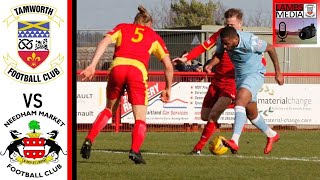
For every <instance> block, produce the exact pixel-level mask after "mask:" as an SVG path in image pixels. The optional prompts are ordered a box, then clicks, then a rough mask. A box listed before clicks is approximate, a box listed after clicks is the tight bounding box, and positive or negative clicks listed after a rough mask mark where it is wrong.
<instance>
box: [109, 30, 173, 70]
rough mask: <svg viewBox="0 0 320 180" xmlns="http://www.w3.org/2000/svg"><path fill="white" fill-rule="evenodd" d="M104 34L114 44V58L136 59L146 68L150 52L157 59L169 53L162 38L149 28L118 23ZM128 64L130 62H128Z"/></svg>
mask: <svg viewBox="0 0 320 180" xmlns="http://www.w3.org/2000/svg"><path fill="white" fill-rule="evenodd" d="M106 36H110V37H111V39H112V42H113V43H115V44H116V48H115V53H114V58H117V57H120V58H121V57H122V58H126V59H128V61H130V59H133V60H138V61H140V62H142V63H143V64H144V65H145V68H146V69H148V63H149V59H150V55H151V53H153V54H154V55H155V56H156V57H157V58H158V59H160V60H161V59H162V58H163V57H164V56H166V55H169V52H168V50H167V48H166V45H165V43H164V42H163V40H162V38H161V37H160V36H159V35H158V34H157V33H156V32H155V31H153V30H152V29H151V28H149V27H147V26H142V25H136V24H119V25H117V26H116V27H115V28H114V29H113V30H111V31H109V32H108V33H107V34H106ZM128 64H129V65H130V62H128Z"/></svg>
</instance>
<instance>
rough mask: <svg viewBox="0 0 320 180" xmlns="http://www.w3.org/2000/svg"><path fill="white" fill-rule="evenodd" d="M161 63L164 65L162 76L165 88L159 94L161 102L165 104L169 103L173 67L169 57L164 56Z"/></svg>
mask: <svg viewBox="0 0 320 180" xmlns="http://www.w3.org/2000/svg"><path fill="white" fill-rule="evenodd" d="M162 63H163V65H164V74H165V79H166V88H165V90H163V91H162V93H161V101H163V102H164V103H167V102H169V101H170V97H171V86H172V79H173V66H172V63H171V60H170V58H169V56H165V57H163V58H162Z"/></svg>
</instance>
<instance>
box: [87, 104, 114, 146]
mask: <svg viewBox="0 0 320 180" xmlns="http://www.w3.org/2000/svg"><path fill="white" fill-rule="evenodd" d="M111 117H112V113H111V110H110V109H104V110H103V111H101V112H100V114H99V115H98V116H97V118H96V120H95V121H94V123H93V124H92V127H91V129H90V131H89V134H88V136H87V137H86V139H89V140H90V141H91V143H93V142H94V140H95V139H96V137H97V135H98V133H99V132H100V131H101V130H102V129H103V128H104V127H105V126H106V125H107V122H108V120H109V119H110V118H111Z"/></svg>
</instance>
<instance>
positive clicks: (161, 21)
mask: <svg viewBox="0 0 320 180" xmlns="http://www.w3.org/2000/svg"><path fill="white" fill-rule="evenodd" d="M150 14H151V16H152V17H153V27H154V28H156V29H157V28H164V27H171V26H172V24H173V21H172V19H173V18H172V17H173V13H172V11H171V4H170V3H169V1H166V0H161V2H160V3H159V5H158V6H157V7H155V8H153V9H151V10H150Z"/></svg>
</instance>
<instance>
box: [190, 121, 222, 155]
mask: <svg viewBox="0 0 320 180" xmlns="http://www.w3.org/2000/svg"><path fill="white" fill-rule="evenodd" d="M216 128H217V125H216V123H215V122H212V121H208V122H207V124H206V125H205V127H204V129H203V132H202V135H201V137H200V140H199V142H198V143H197V144H196V146H195V147H194V148H193V150H202V149H203V147H204V146H205V145H206V143H207V142H208V140H209V139H210V137H211V135H212V134H213V133H214V131H215V130H216Z"/></svg>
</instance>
